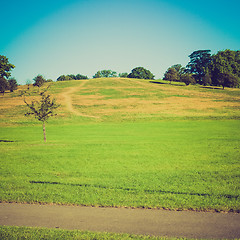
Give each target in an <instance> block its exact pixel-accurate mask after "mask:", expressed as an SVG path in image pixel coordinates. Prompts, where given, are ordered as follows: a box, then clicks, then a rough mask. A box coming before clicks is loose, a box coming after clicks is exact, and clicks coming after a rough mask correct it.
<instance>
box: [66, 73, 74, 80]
mask: <svg viewBox="0 0 240 240" xmlns="http://www.w3.org/2000/svg"><path fill="white" fill-rule="evenodd" d="M67 76H68V77H70V78H71V79H72V80H76V76H75V75H74V74H69V75H67Z"/></svg>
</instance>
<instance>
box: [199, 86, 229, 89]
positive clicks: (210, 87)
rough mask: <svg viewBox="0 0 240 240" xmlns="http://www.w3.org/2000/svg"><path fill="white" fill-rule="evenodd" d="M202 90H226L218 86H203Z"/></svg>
mask: <svg viewBox="0 0 240 240" xmlns="http://www.w3.org/2000/svg"><path fill="white" fill-rule="evenodd" d="M200 88H206V89H217V90H224V89H223V88H221V87H216V86H201V87H200Z"/></svg>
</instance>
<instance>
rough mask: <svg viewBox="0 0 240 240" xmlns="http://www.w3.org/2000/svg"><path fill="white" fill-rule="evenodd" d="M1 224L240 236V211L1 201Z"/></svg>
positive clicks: (222, 237)
mask: <svg viewBox="0 0 240 240" xmlns="http://www.w3.org/2000/svg"><path fill="white" fill-rule="evenodd" d="M0 225H7V226H29V227H45V228H46V227H47V228H61V229H78V230H84V231H85V230H88V231H97V232H114V233H130V234H141V235H153V236H162V237H165V236H167V237H187V238H207V239H237V238H239V239H240V214H237V213H212V212H193V211H167V210H151V209H127V208H99V207H81V206H60V205H38V204H17V203H0Z"/></svg>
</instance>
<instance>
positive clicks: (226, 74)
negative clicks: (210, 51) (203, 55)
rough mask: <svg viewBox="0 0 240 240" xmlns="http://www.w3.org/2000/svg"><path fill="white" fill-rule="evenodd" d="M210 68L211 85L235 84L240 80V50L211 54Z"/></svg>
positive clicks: (227, 50)
mask: <svg viewBox="0 0 240 240" xmlns="http://www.w3.org/2000/svg"><path fill="white" fill-rule="evenodd" d="M210 70H211V76H212V84H213V85H222V83H224V85H225V86H237V85H238V84H239V82H240V80H239V78H240V51H231V50H229V49H226V50H224V51H219V52H218V53H217V54H215V55H213V56H212V62H211V65H210ZM227 79H229V82H227ZM233 79H235V80H233ZM236 81H237V82H238V83H237V82H236ZM222 86H223V85H222Z"/></svg>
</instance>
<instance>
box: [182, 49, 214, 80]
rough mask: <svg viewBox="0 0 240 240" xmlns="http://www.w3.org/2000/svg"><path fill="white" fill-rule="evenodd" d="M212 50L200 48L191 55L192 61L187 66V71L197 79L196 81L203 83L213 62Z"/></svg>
mask: <svg viewBox="0 0 240 240" xmlns="http://www.w3.org/2000/svg"><path fill="white" fill-rule="evenodd" d="M210 52H211V50H198V51H194V52H193V53H192V54H190V55H189V57H190V61H189V63H188V65H187V66H186V68H187V71H188V72H189V73H191V74H193V76H194V77H195V79H196V82H197V83H199V84H203V77H204V76H205V74H206V71H207V68H208V66H209V64H210V63H211V54H210Z"/></svg>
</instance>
